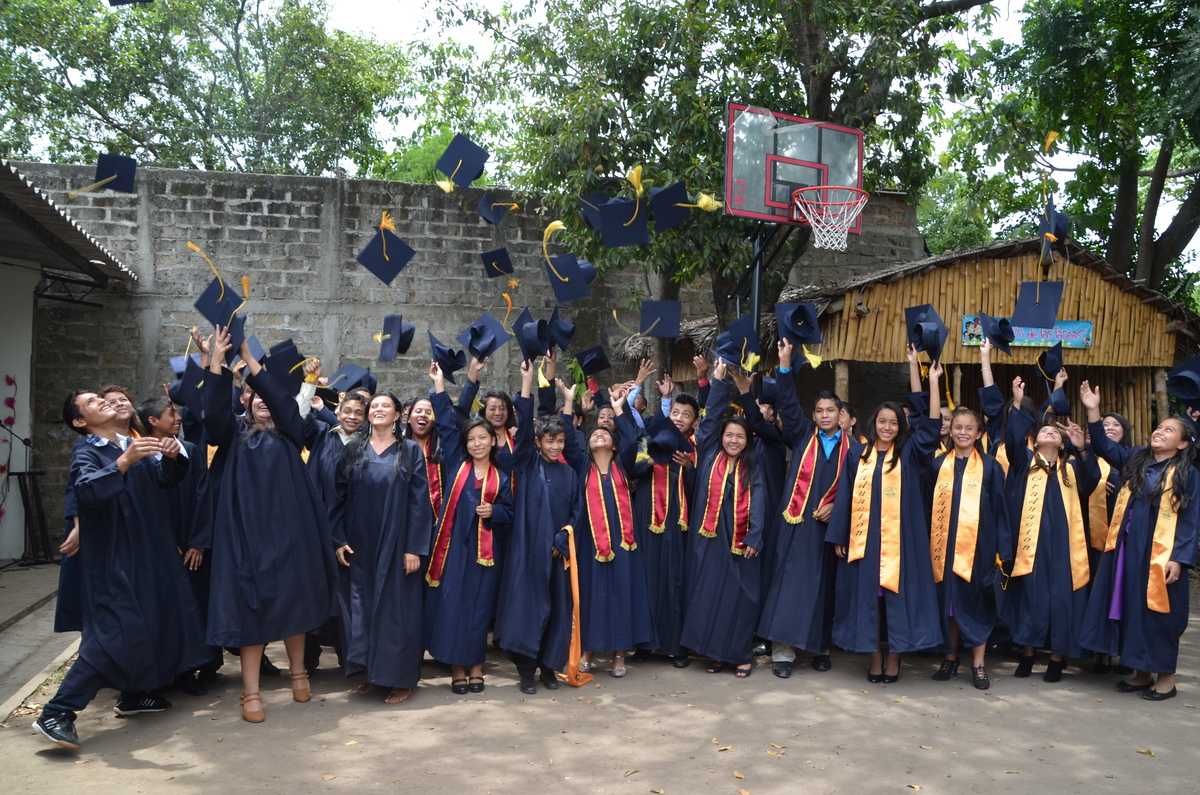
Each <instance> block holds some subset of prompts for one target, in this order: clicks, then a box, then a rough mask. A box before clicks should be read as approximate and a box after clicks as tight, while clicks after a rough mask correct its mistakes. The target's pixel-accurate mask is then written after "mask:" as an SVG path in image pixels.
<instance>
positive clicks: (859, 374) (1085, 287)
mask: <svg viewBox="0 0 1200 795" xmlns="http://www.w3.org/2000/svg"><path fill="white" fill-rule="evenodd" d="M1038 279H1043V280H1046V281H1062V282H1064V283H1065V285H1064V291H1063V298H1062V303H1061V305H1060V306H1059V310H1058V320H1059V322H1060V323H1063V322H1064V321H1065V322H1083V323H1090V324H1091V329H1090V332H1091V333H1090V334H1087V335H1086V337H1087V338H1086V339H1083V338H1082V336H1080V338H1079V339H1078V340H1077V341H1076V343H1075V344H1082V345H1085V347H1064V351H1063V361H1064V366H1065V367H1066V368H1067V372H1068V374H1069V376H1070V382H1069V383H1068V386H1067V392H1068V397H1071V398H1072V399H1073V400H1072V403H1073V405H1074V406H1075V409H1076V413H1077V414H1078V415H1079V416H1078V417H1077V420H1082V418H1083V414H1082V409H1081V407H1080V406H1079V405H1078V400H1077V399H1075V398H1076V396H1077V392H1076V391H1075V390H1076V389H1077V386H1078V384H1079V382H1080V381H1082V380H1084V379H1087V380H1088V381H1090V382H1091V383H1092V384H1093V385H1097V386H1099V388H1100V390H1101V397H1102V400H1103V405H1104V407H1105V409H1106V410H1115V411H1119V412H1121V413H1122V414H1124V415H1125V416H1126V417H1128V419H1129V421H1130V423H1131V424H1132V426H1133V428H1134V433H1135V439H1134V442H1135V443H1140V441H1141V440H1142V438H1143V437H1144V436H1145V435H1147V434H1148V433H1149V431H1150V430H1151V429H1152V428H1153V427H1154V425H1155V423H1156V422H1157V421H1158V418H1160V417H1165V416H1167V415H1168V413H1169V407H1168V398H1167V392H1166V374H1167V370H1168V369H1169V368H1171V367H1172V366H1174V365H1175V363H1176V362H1179V361H1183V360H1184V359H1185V358H1187V357H1189V356H1191V355H1194V353H1195V351H1196V349H1197V342H1198V341H1200V317H1198V316H1197V315H1196V314H1195V313H1193V312H1192V311H1190V310H1189V309H1188V308H1187V307H1185V306H1184V305H1182V304H1180V303H1178V302H1175V301H1172V300H1171V299H1169V298H1167V297H1166V296H1164V295H1162V294H1160V293H1157V292H1154V291H1152V290H1148V289H1146V288H1145V287H1142V286H1141V285H1140V284H1138V283H1136V282H1134V281H1132V280H1130V279H1129V278H1128V277H1127V276H1126V275H1125V274H1123V273H1120V272H1118V271H1116V270H1115V269H1113V268H1112V267H1111V266H1110V265H1109V264H1108V263H1107V262H1106V261H1105V260H1104V259H1103V258H1102V257H1100V256H1099V255H1097V254H1094V253H1092V252H1090V251H1087V250H1086V249H1084V248H1082V247H1081V246H1079V245H1078V244H1077V243H1075V242H1074V241H1071V240H1066V241H1063V242H1060V243H1058V244H1056V245H1055V246H1054V255H1053V261H1052V262H1049V263H1047V264H1046V265H1045V266H1043V265H1042V263H1041V256H1040V240H1039V239H1037V238H1028V239H1023V240H1010V241H1000V242H996V243H993V244H991V245H988V246H985V247H982V248H978V249H971V250H966V251H955V252H950V253H947V254H943V255H940V256H936V257H929V258H926V259H923V260H918V261H916V262H908V263H904V264H897V265H893V266H890V267H886V268H883V269H881V270H878V271H875V272H872V273H869V274H865V275H863V276H859V277H855V278H854V279H852V280H850V281H848V282H845V283H842V284H839V285H834V286H829V287H792V288H788V289H787V290H785V291H784V294H783V296H781V299H780V300H782V301H812V302H814V303H815V304H816V305H817V308H818V311H819V312H820V325H821V334H822V338H823V342H822V344H821V345H819V346H816V347H815V348H813V349H812V351H813V352H814V353H817V354H819V355H820V356H821V357H823V358H824V360H825V362H826V363H827V365H823V366H822V367H821V368H819V369H818V370H817V371H815V372H813V371H806V372H807V373H808V375H807V376H801V381H802V384H801V392H802V394H803V393H804V392H809V391H811V392H814V393H815V391H816V390H817V389H822V388H833V389H835V390H836V391H837V393H838V394H839V395H840V396H841V397H843V398H844V399H846V400H850V401H853V402H854V403H856V404H857V405H858V406H860V407H865V406H874V405H875V403H877V402H878V401H879V400H881V399H883V398H884V397H895V396H896V394H897V391H898V392H901V393H903V392H905V391H907V387H906V386H904V384H905V383H906V379H907V375H906V370H905V369H904V368H903V365H904V362H905V361H906V357H905V341H906V336H905V331H904V329H905V320H904V308H905V307H906V306H915V305H919V304H927V303H928V304H932V305H933V306H934V307H935V308H936V309H937V311H938V313H939V314H940V315H941V316H942V319H943V320H944V321H945V323H946V325H947V326H948V327H949V328H950V336H949V339H948V340H947V342H946V345H945V348H944V350H943V352H942V363H943V365H944V366H945V368H946V372H947V375H946V384H947V386H948V387H949V388H950V391H951V395H952V397H953V399H954V401H955V402H956V403H959V402H962V401H964V400H965V401H966V403H967V405H973V404H974V403H975V390H976V389H977V388H978V387H980V386H981V385H982V383H981V373H980V368H979V349H978V345H977V344H974V345H972V344H969V342H968V341H967V339H966V337H968V335H967V334H965V333H964V329H965V327H966V319H967V318H969V317H970V316H972V315H977V314H978V313H979V312H980V311H983V312H987V313H988V314H990V315H993V316H995V317H1009V316H1010V315H1011V313H1012V309H1013V306H1014V305H1015V303H1016V297H1017V293H1018V290H1019V288H1020V284H1021V282H1024V281H1037V280H1038ZM716 333H717V324H716V318H715V317H708V318H703V319H700V320H694V321H691V322H689V323H686V324H684V327H683V329H682V331H681V337H680V338H679V339H678V340H677V341H676V344H675V350H674V355H673V358H672V375H673V377H675V379H676V380H677V381H687V380H690V379H694V377H695V374H694V371H693V370H692V368H691V364H690V362H691V357H692V356H693V355H694V354H695V352H697V351H700V350H703V346H705V345H711V343H712V339H713V338H714V337H715V335H716ZM760 337H761V340H762V344H763V350H764V352H771V351H772V350H773V348H774V345H775V341H776V339H777V337H776V330H775V318H774V314H773V313H771V312H769V311H764V313H763V323H762V326H761V328H760ZM1050 344H1053V342H1047V343H1046V345H1047V346H1048V345H1050ZM643 348H646V350H643ZM1043 350H1044V347H1023V346H1021V347H1018V346H1014V347H1013V348H1012V356H1011V357H1009V356H1005V355H1004V354H1003V353H1001V352H999V351H995V352H993V355H992V371H993V375H994V376H995V380H996V383H997V384H998V385H999V386H1000V387H1001V389H1002V390H1003V391H1004V392H1005V393H1006V394H1007V393H1008V391H1009V385H1010V384H1011V383H1012V380H1013V378H1014V377H1015V376H1017V375H1021V376H1022V377H1023V378H1025V380H1026V381H1027V382H1035V381H1036V380H1039V379H1037V377H1036V370H1035V362H1036V360H1037V357H1038V355H1039V354H1040V353H1041V352H1042V351H1043ZM647 353H648V348H647V346H646V343H645V340H642V339H639V338H637V337H634V338H631V339H629V340H626V341H625V343H623V344H622V345H621V346H620V348H619V350H618V355H621V356H627V357H630V358H634V357H637V356H644V355H647ZM767 358H768V362H769V359H770V358H772V357H770V356H768V357H767ZM806 387H807V388H806ZM888 390H890V392H889V391H888ZM1040 390H1041V387H1039V386H1036V384H1034V383H1031V384H1030V391H1029V394H1030V395H1031V396H1033V397H1035V399H1039V400H1040V399H1041V398H1042V397H1044V392H1041V391H1040ZM860 413H861V411H860Z"/></svg>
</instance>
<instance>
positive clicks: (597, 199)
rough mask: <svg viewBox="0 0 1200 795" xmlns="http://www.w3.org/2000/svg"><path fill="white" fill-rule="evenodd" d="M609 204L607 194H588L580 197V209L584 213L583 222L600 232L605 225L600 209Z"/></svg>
mask: <svg viewBox="0 0 1200 795" xmlns="http://www.w3.org/2000/svg"><path fill="white" fill-rule="evenodd" d="M607 202H608V194H607V193H603V192H600V193H588V194H585V195H583V196H580V197H579V209H580V210H581V211H583V220H584V221H586V222H587V225H588V226H589V227H591V228H592V229H595V230H596V231H597V232H599V231H600V230H601V229H602V228H603V227H604V223H603V222H602V221H601V220H600V207H601V205H603V204H605V203H607Z"/></svg>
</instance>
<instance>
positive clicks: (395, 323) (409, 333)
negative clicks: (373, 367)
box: [375, 315, 417, 362]
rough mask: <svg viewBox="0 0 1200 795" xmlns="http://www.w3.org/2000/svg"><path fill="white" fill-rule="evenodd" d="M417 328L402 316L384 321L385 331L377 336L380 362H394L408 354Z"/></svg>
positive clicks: (387, 318)
mask: <svg viewBox="0 0 1200 795" xmlns="http://www.w3.org/2000/svg"><path fill="white" fill-rule="evenodd" d="M416 333H417V327H416V326H414V325H413V324H412V323H409V322H408V321H406V320H405V319H404V317H403V316H402V315H388V316H387V317H385V318H384V319H383V331H381V332H379V333H378V334H376V335H375V339H376V341H377V342H378V343H379V361H381V362H394V361H396V357H397V356H399V355H400V354H404V353H408V349H409V347H410V346H411V345H412V341H413V337H414V336H415V335H416Z"/></svg>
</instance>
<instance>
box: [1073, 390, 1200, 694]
mask: <svg viewBox="0 0 1200 795" xmlns="http://www.w3.org/2000/svg"><path fill="white" fill-rule="evenodd" d="M1079 390H1080V396H1081V399H1082V400H1083V405H1084V406H1085V407H1086V408H1087V411H1088V425H1089V426H1090V430H1091V435H1092V449H1093V450H1094V451H1095V452H1096V453H1097V454H1098V455H1100V456H1103V457H1104V458H1105V459H1106V460H1107V461H1108V463H1109V464H1111V465H1112V467H1113V468H1114V469H1117V470H1120V472H1121V487H1120V489H1119V491H1118V494H1117V506H1116V509H1115V510H1114V511H1113V521H1112V523H1111V524H1110V526H1109V528H1108V532H1107V533H1106V535H1105V542H1104V547H1103V555H1102V557H1101V559H1100V564H1099V565H1098V566H1097V569H1096V578H1095V581H1094V582H1093V584H1092V592H1091V595H1090V597H1089V600H1088V606H1087V616H1086V618H1085V619H1084V626H1083V633H1082V643H1083V645H1084V646H1086V647H1087V648H1090V649H1095V650H1097V651H1100V652H1104V653H1106V654H1120V655H1121V662H1122V663H1123V664H1124V665H1128V666H1130V667H1132V668H1133V669H1134V670H1135V675H1134V676H1133V677H1132V678H1131V679H1129V680H1122V681H1120V682H1118V683H1117V690H1119V691H1120V692H1122V693H1133V692H1138V691H1144V692H1142V698H1145V699H1147V700H1149V701H1164V700H1166V699H1168V698H1173V697H1174V696H1175V695H1176V692H1177V691H1176V688H1175V667H1176V664H1177V662H1178V659H1179V638H1180V637H1181V636H1182V635H1183V631H1184V630H1185V629H1187V625H1188V598H1189V593H1188V577H1187V570H1188V569H1189V568H1191V567H1192V566H1194V565H1195V564H1196V539H1197V532H1198V526H1200V482H1198V481H1197V478H1196V473H1195V472H1194V471H1193V470H1192V465H1193V462H1194V461H1195V458H1196V452H1195V445H1196V426H1195V424H1194V423H1193V422H1192V421H1191V420H1189V419H1186V418H1184V417H1171V418H1169V419H1166V420H1163V421H1162V422H1161V423H1159V425H1158V428H1157V429H1155V431H1154V433H1152V434H1150V444H1149V446H1147V447H1123V446H1121V445H1120V444H1118V443H1116V442H1114V441H1113V440H1112V439H1111V438H1109V437H1108V435H1107V434H1105V432H1104V427H1103V424H1102V418H1101V416H1100V390H1099V388H1097V389H1095V390H1092V389H1091V388H1090V386H1089V384H1088V382H1087V381H1084V382H1083V383H1082V384H1080V387H1079ZM1097 529H1098V528H1093V530H1092V532H1093V533H1095V532H1096V531H1097Z"/></svg>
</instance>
